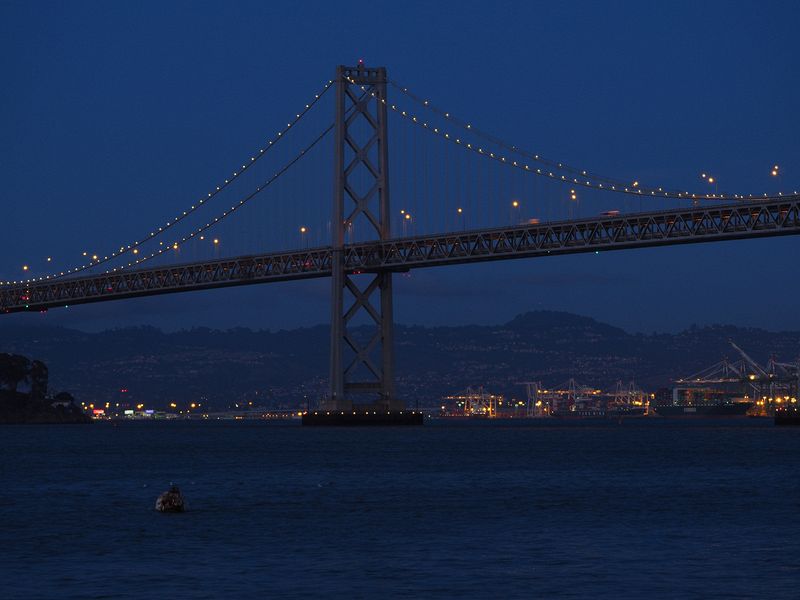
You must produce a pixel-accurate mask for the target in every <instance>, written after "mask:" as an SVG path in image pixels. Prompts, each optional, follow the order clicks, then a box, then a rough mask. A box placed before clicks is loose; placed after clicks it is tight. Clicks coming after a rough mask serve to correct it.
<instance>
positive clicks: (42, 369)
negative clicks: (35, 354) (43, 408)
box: [31, 360, 47, 400]
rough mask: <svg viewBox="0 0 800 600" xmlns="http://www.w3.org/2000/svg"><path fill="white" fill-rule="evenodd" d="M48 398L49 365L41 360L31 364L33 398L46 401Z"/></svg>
mask: <svg viewBox="0 0 800 600" xmlns="http://www.w3.org/2000/svg"><path fill="white" fill-rule="evenodd" d="M45 396H47V365H46V364H44V363H43V362H42V361H40V360H34V361H33V362H32V363H31V398H35V399H37V400H44V398H45Z"/></svg>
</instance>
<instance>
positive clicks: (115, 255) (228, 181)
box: [0, 80, 333, 286]
mask: <svg viewBox="0 0 800 600" xmlns="http://www.w3.org/2000/svg"><path fill="white" fill-rule="evenodd" d="M332 85H333V80H329V81H328V82H327V83H326V84H325V86H324V87H323V88H322V90H321V91H320V92H319V93H318V94H315V95H314V99H313V100H312V101H311V102H309V103H308V104H306V105H305V108H303V110H301V111H300V112H299V113H297V114H296V115H295V118H294V119H292V120H291V121H289V122H288V123H287V124H286V127H284V128H283V129H281V130H280V131H278V132H277V134H276V135H275V136H274V137H273V138H272V139H270V140H268V141H267V143H266V144H265V145H264V147H263V148H261V149H260V150H259V151H258V152H257V153H256V154H254V155H253V156H251V157H250V160H249V161H245V163H244V164H243V165H242V166H241V168H240V169H237V170H235V171H234V172H233V174H232V175H230V176H229V177H228V178H227V179H225V180H224V181H223V182H222V183H220V185H218V186H216V188H215V189H214V190H212V191H211V192H209V193H208V194H207V196H206V197H205V198H200V199H199V200H198V201H197V202H196V203H195V204H193V205H191V206H190V208H188V209H186V210H184V211H183V212H182V213H181V214H179V215H177V216H176V217H175V218H174V219H172V220H171V221H167V222H166V224H165V225H163V226H161V227H159V228H158V229H156V230H154V231H151V232H150V233H149V234H148V235H146V236H144V237H142V238H140V239H139V240H138V241H135V242H133V243H132V244H128V245H127V246H125V245H123V246H120V248H119V250H115V251H113V252H111V253H109V254H108V255H106V256H103V257H102V258H97V259H94V260H92V261H91V262H89V263H88V264H85V265H79V266H78V267H74V268H72V269H67V270H65V271H60V272H58V273H51V274H49V275H44V276H40V277H34V278H30V279H24V280H21V281H19V282H17V281H0V286H3V285H16V284H18V283H32V282H35V281H46V280H53V279H59V278H61V277H68V276H70V275H74V274H76V273H80V272H83V271H86V270H88V269H93V268H95V267H97V266H99V265H102V264H105V263H108V262H109V261H112V260H114V259H116V258H119V257H120V256H122V255H124V254H126V253H128V252H131V253H133V254H137V253H138V248H139V247H140V246H141V245H143V244H145V243H147V242H150V241H152V240H154V239H156V238H157V237H159V236H160V235H161V234H163V233H165V232H167V231H168V230H170V229H171V228H172V227H174V226H175V225H177V224H178V223H180V222H181V221H183V220H184V219H186V218H187V217H189V216H190V215H192V214H193V213H194V212H195V211H197V210H199V209H200V208H201V207H202V206H203V205H204V204H206V203H207V202H208V201H209V200H211V199H213V198H214V197H215V196H217V195H218V194H220V193H221V192H223V191H224V190H225V189H226V188H227V187H229V186H230V185H231V184H233V182H234V181H236V180H237V179H238V178H239V177H241V176H242V175H243V174H244V173H245V172H246V171H247V170H248V169H250V167H252V166H253V165H254V164H255V163H256V162H257V161H258V160H259V159H260V158H261V157H262V156H264V155H265V154H266V153H268V152H269V150H270V149H271V148H273V147H274V146H275V145H276V144H277V143H278V142H279V141H280V140H281V139H283V137H284V136H285V135H286V133H287V132H288V131H289V130H290V129H291V128H292V127H294V126H295V125H296V124H297V123H298V122H299V121H300V120H301V119H302V118H303V117H304V116H305V115H306V114H308V113H309V112H310V111H311V110H312V109H313V108H314V106H315V105H316V104H317V103H318V102H319V100H320V99H321V98H322V97H323V96H324V95H325V93H326V92H327V91H328V90H329V89H330V88H331V86H332ZM317 141H318V140H317ZM311 147H313V144H312V146H311ZM308 149H310V148H308ZM295 162H296V161H295ZM292 164H293V163H292ZM157 254H159V253H153V254H151V255H150V256H149V257H148V258H152V257H153V256H156V255H157ZM145 260H146V259H145ZM139 262H143V261H141V260H139V261H133V262H132V263H129V264H128V266H131V265H132V264H138V263H139ZM118 268H122V267H118Z"/></svg>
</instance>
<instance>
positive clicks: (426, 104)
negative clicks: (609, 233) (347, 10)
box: [389, 80, 800, 201]
mask: <svg viewBox="0 0 800 600" xmlns="http://www.w3.org/2000/svg"><path fill="white" fill-rule="evenodd" d="M389 83H390V85H392V87H394V88H396V89H397V90H399V91H400V92H401V93H403V94H404V95H405V96H406V97H408V98H410V99H411V100H412V101H414V102H415V103H417V104H418V105H420V106H421V107H423V108H424V109H427V110H430V111H431V112H433V113H434V114H436V115H438V116H439V117H442V118H444V119H446V120H447V121H449V122H452V123H454V124H455V125H457V126H458V127H459V128H461V129H463V130H464V131H465V132H467V133H468V134H472V135H475V136H477V137H480V138H483V139H484V140H486V141H487V142H489V143H491V144H494V145H496V146H498V147H500V148H503V149H504V150H506V151H507V152H510V153H513V154H517V155H519V156H520V157H523V158H525V159H529V160H532V161H535V162H538V163H541V164H544V165H546V168H544V169H543V168H537V167H530V166H529V165H527V164H525V163H524V161H523V162H521V161H519V160H514V159H507V158H506V157H505V156H503V155H499V154H496V153H494V152H491V151H488V150H487V151H484V149H483V147H482V146H480V145H476V144H473V143H471V142H467V141H466V140H462V139H461V137H460V136H455V135H452V134H451V133H449V132H446V131H443V130H442V129H441V128H440V127H436V126H433V125H429V124H428V122H427V121H426V120H425V119H420V118H418V116H417V115H414V114H412V113H410V112H408V111H405V110H403V109H402V108H399V107H398V106H397V104H390V105H389V107H390V108H391V109H392V110H393V111H394V112H395V113H397V114H399V115H400V116H401V117H402V118H404V119H406V120H408V121H411V122H412V123H414V124H416V125H418V126H420V127H422V128H423V129H425V130H426V131H428V132H430V133H432V134H434V135H436V136H439V137H441V138H444V139H446V140H448V141H450V142H451V143H454V144H456V145H458V146H460V147H461V148H464V149H466V150H468V151H471V152H473V153H475V154H478V155H481V156H483V157H486V158H489V159H491V160H494V161H496V162H498V163H502V164H505V165H508V166H511V167H514V168H517V169H520V170H522V171H525V172H529V173H533V174H535V175H538V176H542V177H547V178H549V179H553V180H555V181H560V182H562V183H564V184H569V185H575V186H580V187H585V188H590V189H597V190H602V191H607V192H613V193H619V194H629V195H633V196H639V197H652V198H672V199H680V200H727V201H730V200H749V199H757V198H761V199H763V200H778V199H781V198H787V197H792V196H797V195H800V193H799V192H798V191H797V190H795V191H793V192H791V193H783V192H779V193H777V194H767V193H764V194H724V193H722V194H720V193H714V194H708V193H706V194H703V193H699V194H698V193H695V192H689V191H683V190H675V189H667V188H665V187H663V186H662V187H653V186H644V185H642V184H641V183H640V182H639V181H638V180H633V181H631V180H624V179H621V178H614V177H608V176H604V175H598V174H597V173H593V172H591V171H589V170H585V169H578V168H576V167H572V166H570V165H567V164H566V163H564V162H558V161H555V160H552V159H547V158H544V157H542V156H540V155H539V154H536V153H533V152H530V151H528V150H524V149H522V148H520V147H519V146H516V145H514V144H511V143H509V142H506V141H504V140H502V139H500V138H498V137H496V136H494V135H491V134H488V133H485V132H483V131H481V130H480V129H478V128H476V127H474V126H473V125H472V124H471V123H470V122H467V121H464V120H462V119H459V118H457V117H455V116H453V114H452V113H450V112H448V111H445V110H443V109H441V108H438V107H436V106H434V105H433V104H432V103H431V102H430V101H429V100H425V99H424V98H421V97H420V96H418V95H416V94H414V93H412V92H410V91H409V90H408V88H407V87H404V86H402V85H401V84H399V83H397V82H395V81H391V80H390V81H389ZM567 174H568V175H567Z"/></svg>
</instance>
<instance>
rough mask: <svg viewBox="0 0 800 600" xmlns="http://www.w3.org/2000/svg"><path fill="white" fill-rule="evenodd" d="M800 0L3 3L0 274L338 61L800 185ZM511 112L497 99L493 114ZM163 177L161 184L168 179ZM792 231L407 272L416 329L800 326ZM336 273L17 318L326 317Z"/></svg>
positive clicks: (157, 217) (261, 120)
mask: <svg viewBox="0 0 800 600" xmlns="http://www.w3.org/2000/svg"><path fill="white" fill-rule="evenodd" d="M798 22H800V4H798V3H797V2H796V1H787V2H764V1H759V2H747V1H737V2H697V1H696V0H695V1H692V2H679V1H676V2H660V1H659V2H655V1H654V2H643V1H638V2H547V3H544V2H532V1H531V2H485V1H483V2H472V1H465V0H461V1H458V2H402V1H396V2H375V1H373V2H364V3H347V2H318V3H317V2H305V3H304V2H297V1H292V2H225V3H223V2H220V3H216V4H212V3H200V2H93V3H87V2H52V3H51V2H46V3H45V2H8V1H3V0H0V64H2V72H3V78H2V81H3V83H2V87H0V132H2V144H0V181H2V184H1V185H0V205H1V206H2V217H1V218H2V236H0V257H1V258H0V279H5V278H16V277H20V276H21V273H20V267H21V265H22V264H24V263H26V262H28V261H30V260H31V256H37V257H42V256H49V255H51V254H58V253H64V252H69V253H73V254H75V255H76V256H77V252H78V251H79V250H80V249H81V248H82V247H83V246H84V245H85V244H86V240H93V242H92V243H96V244H98V245H105V247H113V245H114V243H115V239H118V238H119V234H118V232H123V233H124V235H123V237H124V238H130V237H133V236H135V235H136V234H138V233H140V232H142V231H148V230H149V229H150V228H151V227H152V224H153V223H157V222H160V221H162V220H163V218H164V217H168V216H169V215H172V214H173V213H174V212H175V210H178V209H179V208H182V207H185V206H186V205H187V204H188V203H190V202H191V201H192V198H194V197H195V196H196V194H197V193H198V191H203V190H205V189H207V188H208V187H209V186H210V185H211V184H212V183H213V182H215V181H217V180H218V179H219V176H220V173H221V171H224V170H226V169H227V167H228V165H230V164H234V161H237V160H239V159H240V157H241V156H242V155H243V154H246V153H248V152H250V150H251V149H252V148H254V147H258V144H259V142H260V141H261V140H262V139H264V137H265V132H271V131H274V130H275V128H276V127H277V126H279V125H280V122H281V120H283V119H284V118H285V116H286V115H287V114H293V112H294V111H295V110H296V108H297V106H298V104H299V103H303V102H306V101H307V100H306V99H307V97H308V95H309V93H313V91H312V90H315V89H317V88H318V87H319V84H320V82H321V81H324V80H327V79H328V78H330V77H331V76H332V75H333V70H334V68H335V65H336V64H338V63H353V62H355V61H356V60H357V59H358V58H361V57H363V58H364V59H365V60H366V61H367V62H368V63H370V64H383V65H387V66H388V67H389V68H390V72H391V75H392V76H393V77H394V78H396V79H397V80H399V81H402V82H404V83H405V82H408V84H409V85H413V86H414V87H416V88H417V89H420V90H425V92H426V93H427V94H428V96H429V97H431V98H436V99H440V100H441V101H442V102H441V103H442V104H444V105H446V106H449V107H452V110H453V111H454V112H457V113H458V114H463V115H469V116H471V117H472V118H473V119H474V120H475V121H476V122H480V123H481V124H482V125H483V128H484V129H488V130H490V131H492V132H494V133H497V134H499V135H500V136H502V137H504V138H506V139H510V140H512V141H515V142H517V143H519V144H520V145H523V146H527V147H533V148H536V149H539V150H540V151H542V152H543V153H544V152H546V153H547V155H548V156H551V157H555V158H559V159H562V160H565V161H567V162H572V163H575V164H580V165H588V166H590V167H591V168H592V169H594V170H596V171H598V172H601V173H605V174H609V175H619V176H621V177H636V176H640V174H644V175H647V176H648V177H651V178H652V179H654V180H664V181H672V182H675V183H676V184H678V185H680V186H681V187H684V188H697V187H699V186H698V173H699V172H700V171H701V170H709V171H713V172H714V173H715V174H716V175H717V177H718V179H719V181H720V182H721V187H722V188H724V189H725V190H726V191H740V190H744V191H748V192H749V191H753V192H760V191H775V189H774V188H775V187H776V183H775V181H774V179H771V178H770V177H769V168H770V167H771V165H772V164H773V163H778V164H779V165H780V166H781V169H782V172H783V176H782V177H783V181H782V184H783V186H782V187H783V188H784V189H788V188H791V189H796V188H797V187H798V186H800V145H798V143H797V141H798V133H799V132H800V127H798V126H799V125H800V116H798V114H800V111H798V109H797V104H798V98H800V78H799V77H798V74H799V73H800V69H799V68H798V67H800V52H798V51H797V46H796V33H797V23H798ZM498 103H499V104H500V105H501V106H502V108H501V109H498V108H497V106H498ZM153 190H157V191H155V192H154V191H153ZM799 248H800V239H797V238H792V237H790V238H776V239H771V240H762V241H743V242H731V243H725V244H710V245H696V246H685V247H672V248H664V249H653V250H637V251H631V252H619V253H607V254H601V255H599V256H595V255H579V256H573V257H563V258H552V259H547V260H528V261H512V262H508V263H495V264H491V265H475V266H461V267H456V268H450V269H434V270H423V271H417V272H414V273H413V274H412V275H411V276H409V277H402V278H398V283H397V297H396V319H397V321H398V322H401V323H419V324H429V325H430V324H459V323H498V322H503V321H505V320H508V319H509V318H511V317H513V316H514V315H515V314H517V313H519V312H523V311H526V310H531V309H555V310H566V311H572V312H577V313H581V314H585V315H590V316H592V317H596V318H598V319H601V320H604V321H608V322H610V323H613V324H616V325H619V326H622V327H625V328H627V329H630V330H640V331H652V330H662V331H663V330H676V329H680V328H683V327H686V326H688V325H689V324H691V323H699V324H706V323H715V322H729V323H739V324H742V325H752V326H762V327H767V328H774V329H784V328H787V329H788V328H791V329H800V311H797V310H796V305H797V297H798V295H799V294H800V279H799V278H798V277H797V274H796V270H795V267H796V262H797V256H798V252H797V251H798V249H799ZM327 299H328V282H327V281H326V280H321V281H316V282H305V283H291V284H277V285H270V286H259V287H253V288H240V289H234V290H217V291H210V292H204V293H199V294H186V295H174V296H164V297H157V298H147V299H138V300H130V301H124V302H118V303H108V304H98V305H87V306H83V307H72V308H70V309H68V310H54V311H50V312H49V313H48V314H46V315H38V314H37V315H14V316H8V317H4V318H3V320H4V322H7V323H9V324H10V323H19V324H26V323H30V324H34V323H52V324H63V325H67V326H73V327H79V328H83V329H91V330H94V329H100V328H106V327H115V326H123V325H129V324H153V325H156V326H160V327H164V328H167V329H175V328H180V327H188V326H193V325H205V326H210V327H216V328H223V327H230V326H238V325H241V326H249V327H267V328H280V327H295V326H304V325H315V324H318V323H325V322H327V321H328V317H329V315H328V304H327Z"/></svg>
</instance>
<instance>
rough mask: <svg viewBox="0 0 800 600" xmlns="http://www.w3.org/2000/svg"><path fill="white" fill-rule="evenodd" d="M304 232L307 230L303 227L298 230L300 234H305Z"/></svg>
mask: <svg viewBox="0 0 800 600" xmlns="http://www.w3.org/2000/svg"><path fill="white" fill-rule="evenodd" d="M306 231H308V229H306V228H305V227H301V228H300V233H305V232H306Z"/></svg>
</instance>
